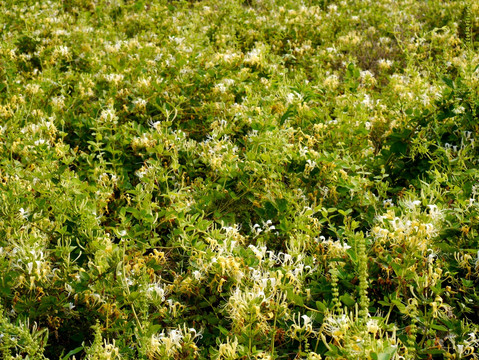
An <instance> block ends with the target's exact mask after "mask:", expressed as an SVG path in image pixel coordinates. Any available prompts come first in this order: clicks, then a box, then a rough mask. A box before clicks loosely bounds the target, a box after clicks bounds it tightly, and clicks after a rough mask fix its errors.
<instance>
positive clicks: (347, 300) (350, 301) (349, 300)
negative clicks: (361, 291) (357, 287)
mask: <svg viewBox="0 0 479 360" xmlns="http://www.w3.org/2000/svg"><path fill="white" fill-rule="evenodd" d="M339 300H341V301H342V302H343V304H344V305H346V306H354V304H356V300H354V298H353V297H352V296H351V295H350V294H348V293H346V294H343V295H341V296H340V297H339Z"/></svg>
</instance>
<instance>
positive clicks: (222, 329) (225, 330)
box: [218, 325, 230, 336]
mask: <svg viewBox="0 0 479 360" xmlns="http://www.w3.org/2000/svg"><path fill="white" fill-rule="evenodd" d="M218 329H219V330H220V331H221V333H222V334H223V335H226V336H228V335H229V333H230V332H229V331H228V329H225V328H224V327H223V326H221V325H218Z"/></svg>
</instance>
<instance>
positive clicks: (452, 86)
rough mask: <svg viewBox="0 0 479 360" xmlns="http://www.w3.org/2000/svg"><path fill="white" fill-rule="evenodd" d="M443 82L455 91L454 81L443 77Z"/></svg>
mask: <svg viewBox="0 0 479 360" xmlns="http://www.w3.org/2000/svg"><path fill="white" fill-rule="evenodd" d="M442 81H444V83H445V84H446V85H447V86H448V87H450V88H451V89H454V81H452V80H451V79H449V78H447V77H445V76H444V77H443V78H442Z"/></svg>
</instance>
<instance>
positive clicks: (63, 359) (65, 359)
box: [61, 346, 83, 360]
mask: <svg viewBox="0 0 479 360" xmlns="http://www.w3.org/2000/svg"><path fill="white" fill-rule="evenodd" d="M82 350H83V346H80V347H77V348H76V349H73V350H72V351H70V352H69V353H68V354H66V355H65V356H64V357H62V358H61V360H68V359H70V356H72V355H75V354H78V353H79V352H80V351H82Z"/></svg>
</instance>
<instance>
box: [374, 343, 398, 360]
mask: <svg viewBox="0 0 479 360" xmlns="http://www.w3.org/2000/svg"><path fill="white" fill-rule="evenodd" d="M396 350H397V348H396V347H394V346H390V347H388V348H386V349H385V350H384V351H383V352H381V353H379V354H378V360H390V359H392V357H393V355H394V354H395V353H396Z"/></svg>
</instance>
